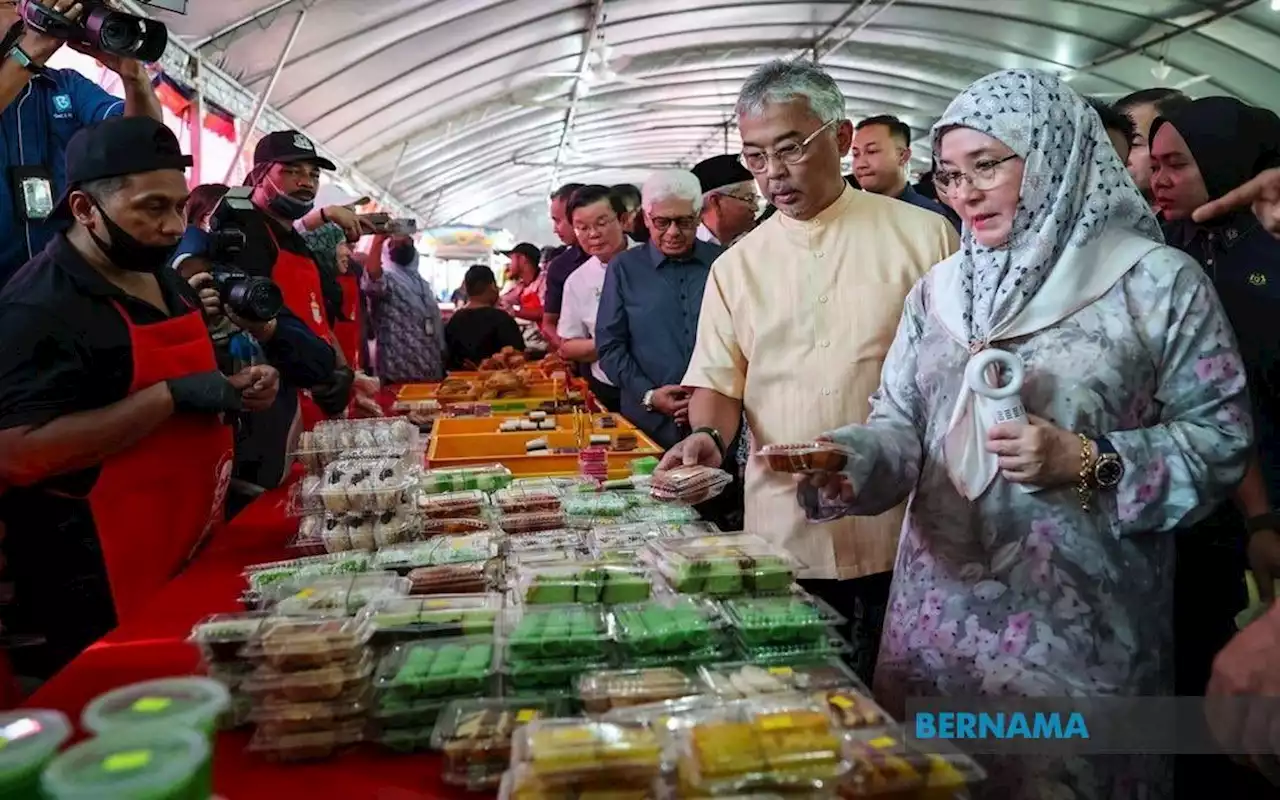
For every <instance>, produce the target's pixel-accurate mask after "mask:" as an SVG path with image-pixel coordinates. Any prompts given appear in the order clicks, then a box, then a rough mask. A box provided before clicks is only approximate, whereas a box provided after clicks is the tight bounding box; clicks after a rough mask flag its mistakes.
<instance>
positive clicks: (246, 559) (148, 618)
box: [24, 489, 474, 800]
mask: <svg viewBox="0 0 1280 800" xmlns="http://www.w3.org/2000/svg"><path fill="white" fill-rule="evenodd" d="M287 497H288V492H287V489H278V490H275V491H272V492H268V493H267V494H265V495H263V496H262V497H260V498H259V499H258V500H256V501H254V503H252V504H251V505H250V506H249V507H247V508H246V509H245V510H244V511H243V512H241V514H240V515H239V516H237V517H236V519H235V520H234V521H233V522H232V523H231V524H230V525H228V526H227V528H226V529H225V530H222V531H220V532H219V533H218V534H217V535H216V536H215V537H214V539H213V540H212V541H211V542H210V543H209V546H208V547H207V548H206V549H205V550H204V552H203V553H202V554H201V555H200V556H199V557H198V558H197V559H196V560H195V561H194V562H193V563H192V564H191V566H190V567H188V568H187V569H186V570H185V571H184V572H183V573H182V574H181V575H179V576H178V577H177V578H175V579H174V580H173V581H172V582H171V583H170V584H169V585H168V586H166V587H165V588H164V589H163V590H162V591H161V592H160V594H159V595H157V596H156V598H155V599H154V600H153V601H152V602H151V603H150V604H149V606H148V607H147V608H146V609H145V610H144V611H143V612H142V613H141V614H139V616H138V617H137V618H135V619H134V620H133V621H132V622H131V623H130V624H128V625H125V626H122V627H120V628H117V629H116V630H114V631H112V632H111V633H110V634H108V635H107V636H106V637H105V638H103V639H102V640H101V641H99V642H97V643H96V644H94V645H93V646H92V647H90V648H89V649H88V650H86V651H85V652H84V653H83V654H81V655H80V657H79V658H77V659H75V660H74V661H72V662H71V663H70V664H68V665H67V667H66V668H65V669H63V670H62V671H61V672H60V673H58V674H57V675H56V676H54V677H53V679H51V680H50V681H49V682H48V683H46V684H45V685H44V686H43V687H42V688H41V689H40V691H39V692H37V693H36V694H34V695H33V696H32V697H30V698H28V700H27V702H26V703H24V705H25V706H27V707H29V708H54V709H58V710H60V711H63V712H64V713H66V714H67V715H68V716H69V717H71V719H73V720H77V719H79V716H80V712H81V710H82V709H83V708H84V705H85V704H86V703H88V702H89V701H90V700H91V699H93V698H94V697H96V696H97V695H99V694H101V693H102V692H105V691H107V690H109V689H112V688H115V687H117V686H121V685H124V684H127V683H133V682H135V681H141V680H147V679H150V678H159V677H166V676H170V675H189V674H192V673H195V672H198V670H199V654H198V653H197V651H196V650H195V648H193V647H192V646H191V645H189V644H187V643H186V638H187V635H188V634H189V633H190V632H191V627H192V625H194V624H195V623H197V622H199V621H200V620H201V619H202V618H203V617H205V616H207V615H209V614H214V613H218V612H221V611H236V610H239V603H238V598H239V595H240V592H241V590H242V589H243V588H244V580H243V578H242V577H241V574H240V573H241V570H242V569H243V568H244V567H245V566H246V565H248V564H255V563H261V562H264V561H272V560H276V559H280V558H287V557H288V556H289V555H290V554H289V553H288V551H287V549H286V547H285V544H286V542H287V541H288V539H289V537H290V536H292V534H293V533H294V532H295V531H296V530H297V523H296V521H295V520H291V519H289V518H288V517H287V515H286V514H285V505H286V502H287ZM248 739H249V737H248V735H247V734H245V733H226V734H222V735H221V736H220V737H219V739H218V744H217V751H216V755H215V759H214V785H215V789H216V790H217V792H218V794H220V795H222V796H223V797H226V798H228V800H256V799H257V798H263V800H268V799H270V800H276V798H281V797H290V798H293V797H313V798H342V800H364V799H365V798H369V800H414V799H415V798H453V797H459V798H461V797H466V796H471V797H473V796H474V795H467V794H466V793H465V792H461V791H459V790H457V789H454V788H452V787H450V786H448V785H446V784H444V783H443V782H442V781H441V780H440V779H439V772H440V760H439V758H438V757H437V756H434V755H431V754H424V755H417V756H398V755H394V754H389V753H383V752H380V751H378V750H376V749H374V748H372V747H364V748H357V749H354V750H352V751H350V752H349V753H346V754H344V755H343V756H341V757H339V758H337V759H334V760H332V761H326V762H319V763H313V764H275V763H271V762H268V761H265V760H264V759H263V758H262V757H261V756H258V755H256V754H254V753H250V752H248V751H247V750H246V749H245V745H246V744H247V743H248Z"/></svg>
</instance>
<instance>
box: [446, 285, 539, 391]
mask: <svg viewBox="0 0 1280 800" xmlns="http://www.w3.org/2000/svg"><path fill="white" fill-rule="evenodd" d="M463 285H464V286H465V287H466V290H467V304H466V305H465V306H463V307H462V308H460V309H458V310H457V311H456V312H454V314H453V317H451V318H450V319H449V324H448V325H446V326H445V327H444V341H445V349H446V350H447V353H446V358H447V361H446V363H447V365H448V368H449V369H451V370H466V369H475V368H476V366H478V365H479V364H480V362H481V361H484V360H485V359H486V358H488V357H489V356H491V355H493V354H494V353H497V352H498V351H500V350H502V348H504V347H514V348H515V349H516V350H523V349H524V337H523V336H522V335H520V326H519V325H517V324H516V321H515V320H514V319H512V318H511V315H510V314H508V313H507V312H505V311H503V310H501V309H499V308H496V306H497V304H498V280H497V278H495V277H494V275H493V270H491V269H489V268H488V267H486V266H484V265H483V264H476V265H475V266H473V267H471V268H470V269H468V270H467V274H466V277H465V278H463Z"/></svg>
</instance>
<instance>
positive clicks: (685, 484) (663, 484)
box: [649, 465, 733, 505]
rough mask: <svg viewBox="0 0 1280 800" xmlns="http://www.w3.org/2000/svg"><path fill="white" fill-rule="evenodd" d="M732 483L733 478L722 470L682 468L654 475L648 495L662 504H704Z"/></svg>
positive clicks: (699, 467) (695, 466)
mask: <svg viewBox="0 0 1280 800" xmlns="http://www.w3.org/2000/svg"><path fill="white" fill-rule="evenodd" d="M730 483H733V476H732V475H730V474H729V473H727V472H725V471H724V470H722V469H715V468H713V467H703V466H697V465H694V466H682V467H675V468H674V469H669V470H667V471H665V472H660V473H654V476H653V481H652V483H650V485H649V494H650V495H651V496H652V497H653V498H654V499H655V500H658V501H659V502H663V503H685V504H687V505H697V504H698V503H705V502H706V501H708V500H710V499H711V498H713V497H716V496H717V495H719V494H720V493H721V492H723V491H724V490H725V487H726V486H728V485H729V484H730Z"/></svg>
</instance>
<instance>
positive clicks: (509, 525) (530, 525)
mask: <svg viewBox="0 0 1280 800" xmlns="http://www.w3.org/2000/svg"><path fill="white" fill-rule="evenodd" d="M565 524H566V522H565V516H564V512H562V511H539V512H534V513H531V514H503V515H502V516H501V517H499V518H498V526H499V527H500V528H502V530H504V531H505V532H507V533H509V534H512V535H519V534H525V533H537V532H539V531H553V530H556V529H557V528H563V527H565Z"/></svg>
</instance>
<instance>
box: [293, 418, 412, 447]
mask: <svg viewBox="0 0 1280 800" xmlns="http://www.w3.org/2000/svg"><path fill="white" fill-rule="evenodd" d="M419 437H420V434H419V432H418V428H417V426H416V425H413V424H412V423H410V422H409V421H407V420H404V419H398V418H369V419H338V420H321V421H320V422H317V423H316V425H315V427H314V428H313V429H312V430H311V436H310V443H311V444H312V446H314V447H315V448H317V449H321V450H326V451H334V452H342V451H346V450H374V449H378V448H393V447H406V446H410V447H411V446H414V445H416V444H418V441H419Z"/></svg>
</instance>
